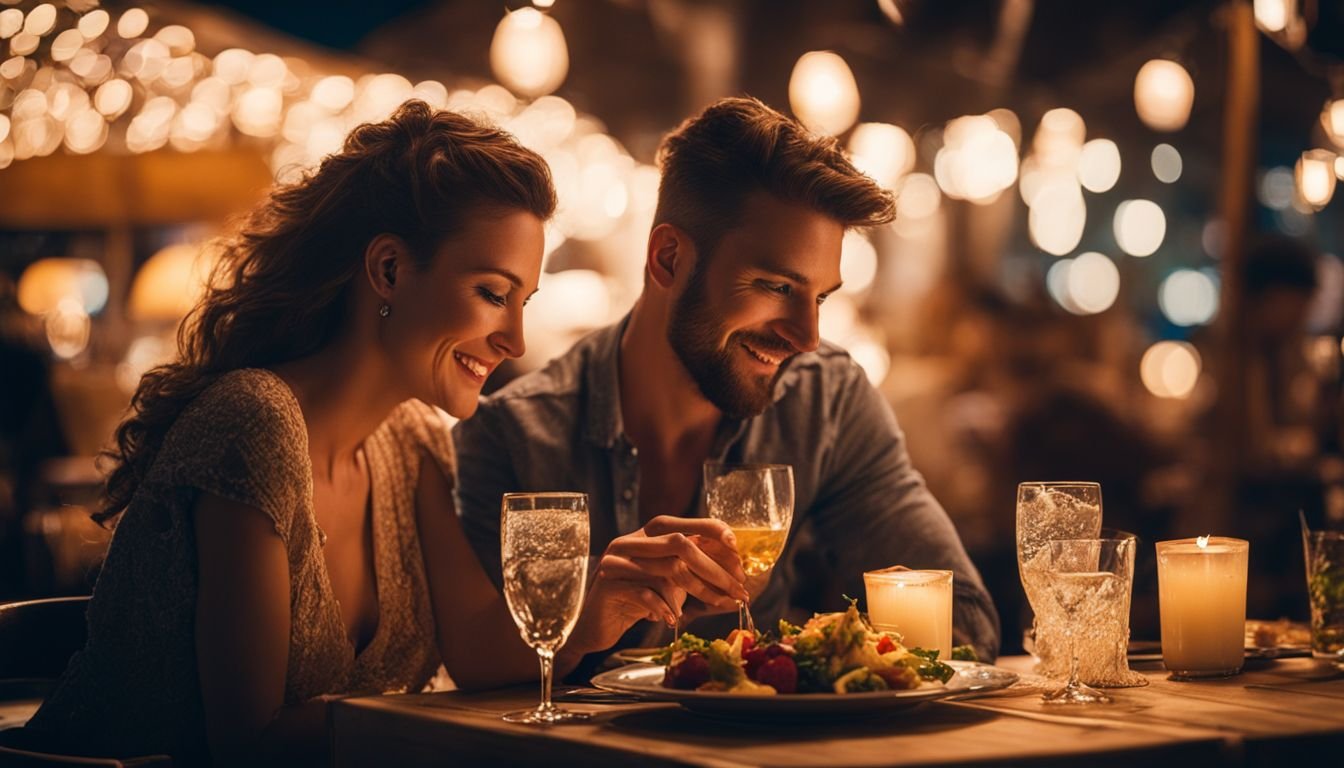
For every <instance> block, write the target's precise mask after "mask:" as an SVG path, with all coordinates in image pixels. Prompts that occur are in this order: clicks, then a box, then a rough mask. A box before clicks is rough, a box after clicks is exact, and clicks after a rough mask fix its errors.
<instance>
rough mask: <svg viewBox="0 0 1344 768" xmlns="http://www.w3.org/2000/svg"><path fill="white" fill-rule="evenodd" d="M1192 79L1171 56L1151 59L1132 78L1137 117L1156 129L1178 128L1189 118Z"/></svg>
mask: <svg viewBox="0 0 1344 768" xmlns="http://www.w3.org/2000/svg"><path fill="white" fill-rule="evenodd" d="M1194 101H1195V81H1194V80H1192V79H1190V73H1189V72H1186V71H1185V67H1182V66H1181V65H1180V64H1177V63H1176V62H1174V61H1171V60H1170V59H1153V60H1151V61H1149V62H1148V63H1146V64H1144V65H1143V66H1142V67H1140V68H1139V73H1138V75H1137V76H1136V77H1135V78H1134V106H1135V109H1137V110H1138V113H1139V119H1140V120H1142V121H1143V122H1144V124H1145V125H1147V126H1148V127H1149V128H1152V129H1153V130H1155V131H1166V132H1170V131H1179V130H1180V129H1182V128H1184V127H1185V124H1186V121H1188V120H1189V119H1190V107H1191V106H1192V105H1193V104H1194Z"/></svg>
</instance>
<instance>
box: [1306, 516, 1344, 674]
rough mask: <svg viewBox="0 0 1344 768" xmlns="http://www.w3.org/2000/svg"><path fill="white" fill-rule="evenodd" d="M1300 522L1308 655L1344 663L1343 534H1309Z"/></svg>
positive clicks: (1312, 532)
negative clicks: (1308, 621) (1307, 608)
mask: <svg viewBox="0 0 1344 768" xmlns="http://www.w3.org/2000/svg"><path fill="white" fill-rule="evenodd" d="M1301 520H1302V550H1303V555H1304V556H1305V557H1306V562H1307V597H1308V598H1309V600H1310V602H1311V655H1312V656H1314V657H1316V658H1318V659H1332V660H1334V661H1344V531H1313V530H1311V529H1309V528H1307V519H1306V517H1305V516H1301Z"/></svg>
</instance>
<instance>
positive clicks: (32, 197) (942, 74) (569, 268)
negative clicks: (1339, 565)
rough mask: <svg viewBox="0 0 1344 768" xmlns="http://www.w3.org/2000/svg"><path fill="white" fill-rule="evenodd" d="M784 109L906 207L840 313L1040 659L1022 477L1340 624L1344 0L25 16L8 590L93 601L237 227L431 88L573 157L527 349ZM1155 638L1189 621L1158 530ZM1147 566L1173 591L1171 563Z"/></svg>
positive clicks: (561, 338) (4, 411) (1015, 0)
mask: <svg viewBox="0 0 1344 768" xmlns="http://www.w3.org/2000/svg"><path fill="white" fill-rule="evenodd" d="M740 93H749V94H751V95H754V96H757V97H760V98H762V99H764V100H765V101H766V102H768V103H770V104H772V105H773V106H775V107H777V108H780V109H782V110H786V111H788V112H790V113H791V114H793V115H795V116H797V117H798V118H799V119H800V120H802V121H803V122H804V123H805V124H807V125H808V126H809V127H810V128H812V129H813V130H815V131H818V132H821V133H826V134H830V135H834V136H836V137H837V139H838V140H839V141H840V142H841V143H842V144H843V145H844V146H845V147H846V148H847V150H848V151H849V153H850V154H851V156H852V157H853V159H854V161H855V163H856V164H857V165H858V166H859V167H860V168H861V169H862V170H864V171H865V172H867V173H869V174H870V175H872V176H873V177H874V178H875V179H876V180H877V181H879V182H880V183H881V184H882V185H883V186H885V187H887V188H889V189H891V190H893V191H894V192H895V193H896V194H897V195H898V210H899V214H898V220H897V221H896V222H895V223H894V224H893V225H891V226H889V227H886V228H883V229H881V230H878V231H873V232H867V233H853V234H851V235H849V236H847V238H846V241H845V255H844V258H843V272H844V280H845V287H844V290H843V292H842V293H841V294H840V295H838V296H835V297H832V298H831V300H829V301H828V302H827V304H826V307H825V309H824V311H823V312H822V335H823V336H824V337H825V338H828V339H830V340H832V341H835V342H837V343H839V344H841V345H843V346H845V347H847V348H848V349H849V350H850V351H851V353H852V354H853V355H854V357H855V358H856V359H857V360H858V361H859V362H860V363H861V364H862V365H863V367H864V369H865V371H866V372H867V373H868V375H869V378H870V379H871V380H872V382H873V384H874V385H875V386H877V387H878V388H879V389H880V391H881V392H882V393H883V394H884V395H885V396H886V398H887V399H888V401H889V402H890V404H891V406H892V408H893V409H894V411H895V412H896V415H897V417H898V419H899V420H900V422H901V424H902V426H903V428H904V429H905V431H906V433H907V435H908V438H909V445H910V450H911V454H912V456H913V458H914V461H915V463H916V465H917V467H918V468H919V469H920V470H921V471H922V472H923V473H924V475H925V477H926V479H927V481H928V483H929V485H930V486H931V488H932V489H933V491H934V493H935V495H936V496H937V497H938V498H939V499H940V500H941V501H942V503H943V504H944V506H945V507H946V508H947V510H948V512H949V514H950V515H951V517H952V519H953V520H954V521H955V522H956V524H957V526H958V528H959V530H960V532H961V535H962V538H963V540H964V541H965V543H966V546H967V548H968V549H969V550H970V552H971V554H972V556H973V558H974V559H975V561H976V563H977V564H978V565H979V566H980V568H981V570H982V572H983V573H984V575H985V577H986V581H987V583H988V585H989V587H990V590H991V592H992V593H993V594H994V596H995V599H996V601H997V602H998V603H999V608H1000V613H1001V615H1002V618H1003V623H1004V633H1003V636H1004V638H1005V647H1004V651H1005V652H1006V653H1007V652H1014V651H1017V650H1020V647H1021V646H1020V642H1021V640H1020V638H1021V630H1022V626H1021V625H1022V621H1023V609H1024V603H1025V599H1024V597H1023V595H1022V591H1021V588H1020V586H1019V585H1018V574H1017V566H1016V560H1015V549H1014V512H1013V509H1014V497H1015V488H1016V484H1017V483H1018V482H1020V481H1024V480H1096V481H1099V482H1101V483H1102V488H1103V494H1104V505H1105V506H1104V521H1105V524H1106V525H1107V526H1109V527H1114V528H1119V529H1123V530H1128V531H1131V532H1133V533H1135V534H1137V535H1138V536H1139V537H1140V538H1141V539H1142V540H1143V541H1144V542H1145V543H1146V544H1151V542H1153V541H1156V540H1158V539H1163V538H1172V537H1177V536H1193V535H1197V534H1205V533H1215V534H1221V535H1228V536H1237V537H1241V538H1247V539H1250V540H1251V542H1252V547H1251V572H1252V575H1251V588H1250V597H1249V600H1250V605H1249V606H1248V615H1250V616H1253V617H1263V618H1271V619H1272V618H1278V617H1280V616H1288V617H1292V618H1297V619H1302V618H1305V616H1306V597H1305V592H1304V589H1303V575H1302V555H1301V551H1302V550H1301V543H1300V542H1301V540H1300V537H1299V533H1298V530H1299V529H1298V512H1299V510H1301V511H1303V512H1304V513H1305V514H1306V516H1307V518H1308V519H1309V520H1310V521H1311V522H1312V523H1313V525H1320V526H1329V525H1334V526H1340V525H1344V458H1342V457H1341V450H1342V448H1341V431H1342V430H1344V409H1342V408H1341V375H1340V374H1341V356H1342V355H1344V347H1341V315H1342V314H1344V264H1342V263H1341V261H1340V259H1339V258H1338V257H1337V256H1336V255H1335V254H1336V253H1338V251H1339V248H1340V238H1341V235H1344V231H1341V221H1340V218H1339V214H1338V211H1339V206H1340V203H1334V204H1332V203H1331V200H1332V197H1333V194H1334V191H1335V185H1336V182H1337V179H1344V157H1341V156H1340V155H1339V153H1340V152H1344V4H1342V3H1334V2H1326V1H1322V0H1256V2H1244V1H1242V0H1231V1H1227V0H1221V1H1217V2H1215V1H1214V0H1188V1H1187V0H1134V2H1129V3H1077V2H1069V1H1068V0H964V1H963V0H958V1H956V2H933V1H932V0H835V1H834V2H825V3H815V2H801V1H800V2H781V1H780V0H549V1H543V0H535V2H533V3H528V2H524V1H523V0H509V1H508V2H505V3H488V2H487V3H482V2H477V1H476V0H388V1H387V2H381V3H363V2H323V3H318V2H312V1H311V0H304V1H302V2H286V3H271V2H263V0H240V1H238V2H196V3H190V2H176V1H173V0H162V1H160V2H155V3H148V4H134V3H123V2H104V3H100V2H97V0H68V1H67V2H55V3H38V2H31V1H30V0H0V599H10V598H19V597H26V596H39V595H53V594H67V593H70V594H74V593H86V592H87V591H88V590H89V589H90V586H91V584H92V579H93V578H94V577H95V576H96V569H97V564H98V561H99V558H100V556H101V552H102V550H103V548H104V547H105V545H106V541H107V536H108V533H107V532H105V531H102V530H101V529H99V528H97V527H96V526H94V525H93V524H92V523H90V522H89V521H88V519H87V514H88V511H89V510H90V508H92V507H93V506H94V505H96V504H97V497H98V491H99V482H100V476H99V474H98V470H97V464H96V455H97V453H98V451H99V450H100V449H101V448H102V447H103V446H104V445H106V444H107V442H108V440H109V439H110V436H111V433H112V430H113V428H114V427H115V425H116V424H117V422H118V421H119V419H120V417H121V414H122V413H123V411H124V409H125V408H126V406H127V404H128V402H129V398H130V396H131V394H132V393H133V392H134V390H135V386H136V384H137V382H138V380H139V376H140V375H141V374H142V373H143V372H144V371H146V370H148V369H149V368H150V367H152V366H153V365H155V364H157V363H159V362H162V361H165V360H167V359H169V358H170V357H171V356H172V355H173V353H174V348H175V347H174V345H175V342H174V333H175V330H176V327H177V325H178V323H179V322H180V321H181V319H182V317H183V316H184V315H185V314H186V312H187V311H188V309H189V308H190V307H191V305H192V303H193V301H194V298H195V297H196V296H197V295H198V294H199V291H200V287H201V285H202V284H203V280H204V278H205V275H206V274H208V272H209V267H210V263H211V252H210V245H209V244H210V239H211V237H212V236H214V235H216V234H219V233H220V232H221V231H223V230H224V228H226V227H227V226H228V223H229V221H230V218H231V217H233V216H235V215H237V214H238V213H240V212H242V211H244V210H246V209H247V208H248V207H249V206H251V205H252V204H254V203H255V202H256V201H257V200H259V199H260V197H261V196H262V195H264V194H265V192H266V189H267V188H268V186H269V185H270V184H272V183H273V182H274V181H277V180H279V181H284V180H286V179H287V178H294V175H295V174H300V173H302V172H303V171H304V169H305V168H308V167H311V166H312V165H314V164H315V163H317V162H318V161H319V160H320V158H321V157H322V156H323V155H324V154H326V153H328V152H330V151H332V150H333V149H334V148H336V147H338V146H339V144H340V142H341V141H342V139H343V138H344V136H345V134H346V132H348V131H349V129H350V128H351V127H353V126H354V125H357V124H359V123H361V122H364V121H368V120H377V119H381V118H383V117H385V116H386V115H388V114H389V113H390V112H391V111H392V110H393V109H394V108H395V107H396V106H397V105H398V104H400V103H401V102H403V101H404V100H406V99H408V98H420V99H424V100H426V101H428V102H430V103H431V104H433V105H435V106H439V107H445V108H449V109H457V110H465V111H469V112H472V113H473V114H476V115H483V116H486V117H487V118H489V119H491V120H493V121H495V122H497V123H499V124H501V125H503V126H505V127H506V128H508V129H509V130H510V131H513V132H514V133H515V134H516V135H518V136H519V137H520V139H521V140H522V141H523V142H524V143H525V144H527V145H528V146H530V147H532V148H534V149H537V150H538V151H539V152H541V153H542V154H543V155H544V156H545V157H546V159H547V161H548V162H549V163H550V165H551V168H552V171H553V173H554V175H555V179H556V183H557V187H558V190H559V194H560V200H561V209H560V215H559V216H558V217H557V219H556V220H555V221H554V223H553V224H552V225H551V227H550V229H549V230H548V232H547V259H546V264H545V268H544V272H545V274H544V275H543V280H542V283H541V292H540V293H539V294H538V295H537V297H536V300H535V301H533V302H532V304H531V305H530V307H529V312H528V315H527V323H528V327H527V332H528V354H527V356H526V357H525V358H523V359H522V360H520V361H519V362H518V363H517V365H515V366H513V367H512V368H511V369H509V370H504V371H501V373H500V374H499V375H497V377H496V379H495V380H492V381H491V382H490V383H489V384H488V386H490V387H496V386H499V385H500V384H502V383H504V382H505V381H507V379H508V377H509V376H511V375H516V374H517V373H519V372H521V371H525V370H530V369H532V368H535V367H538V366H540V365H541V364H543V363H544V362H545V361H546V360H548V359H549V358H551V357H553V356H554V355H556V354H558V353H559V352H561V351H563V350H564V349H566V348H567V347H568V345H569V344H571V343H572V342H573V341H574V340H576V339H577V338H578V337H580V336H581V335H582V334H583V333H585V332H587V331H589V330H591V329H594V328H596V327H599V326H602V325H605V324H607V323H609V322H612V321H614V320H616V319H618V318H619V317H620V316H621V315H623V314H624V312H625V311H626V310H627V309H628V308H629V306H630V303H631V301H632V300H633V298H634V296H635V295H636V294H637V292H638V288H639V284H640V280H641V277H642V265H643V250H644V238H645V236H646V234H647V232H648V226H649V222H650V221H651V219H652V215H653V205H654V201H655V194H656V190H657V184H658V171H657V168H656V166H655V165H654V162H655V158H654V151H655V149H656V147H657V145H658V141H659V139H660V138H661V136H662V135H663V134H664V133H666V132H667V131H668V130H670V129H672V128H673V127H675V126H676V125H677V123H678V122H680V120H681V119H682V118H684V117H685V116H687V115H690V114H693V113H694V112H696V111H698V110H699V109H701V108H702V107H703V106H704V105H706V104H707V103H709V102H710V101H712V100H714V99H716V98H718V97H721V96H725V95H733V94H740ZM1138 570H1139V575H1138V580H1137V583H1136V589H1135V608H1136V611H1135V616H1134V621H1133V623H1134V635H1135V637H1136V638H1149V639H1152V638H1156V636H1157V611H1156V586H1155V570H1156V569H1155V564H1154V563H1153V556H1152V550H1151V547H1150V546H1149V547H1146V548H1143V549H1141V550H1140V556H1139V564H1138ZM1145 584H1146V585H1147V586H1145Z"/></svg>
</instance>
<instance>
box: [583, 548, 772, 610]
mask: <svg viewBox="0 0 1344 768" xmlns="http://www.w3.org/2000/svg"><path fill="white" fill-rule="evenodd" d="M607 552H608V554H613V555H619V556H621V557H625V558H628V559H632V560H642V559H650V560H652V559H660V558H668V557H672V558H676V559H678V560H680V561H681V562H682V563H684V564H685V565H686V567H687V568H689V569H690V571H691V572H693V573H694V575H695V576H697V577H698V578H699V579H701V580H702V581H704V582H705V583H707V584H709V585H710V586H712V587H713V588H714V589H717V590H718V591H720V592H722V593H723V594H724V595H726V596H728V597H731V598H733V599H735V600H746V599H749V598H748V597H747V596H746V594H747V593H746V590H745V589H744V588H743V587H742V580H741V579H737V578H735V577H734V575H733V574H732V573H730V572H729V571H728V570H726V569H724V567H723V566H722V565H720V564H719V563H718V562H716V561H715V560H714V559H713V558H711V557H710V556H709V555H706V554H705V553H704V551H702V550H701V549H700V547H698V546H697V545H696V544H695V542H693V541H691V539H690V538H688V537H687V536H686V535H685V534H681V533H669V534H665V535H663V536H657V537H650V538H644V539H628V540H626V539H618V540H617V541H613V542H612V543H611V546H610V547H608V548H607Z"/></svg>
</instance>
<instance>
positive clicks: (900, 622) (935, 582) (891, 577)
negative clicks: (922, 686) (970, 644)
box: [863, 565, 952, 660]
mask: <svg viewBox="0 0 1344 768" xmlns="http://www.w3.org/2000/svg"><path fill="white" fill-rule="evenodd" d="M863 585H864V587H865V588H866V590H867V592H868V619H869V621H871V622H872V624H873V628H874V629H878V630H882V631H886V632H895V633H897V634H899V635H900V636H901V643H902V644H903V645H904V646H905V647H906V648H923V649H925V650H930V651H934V650H936V651H938V658H940V659H943V660H946V659H948V658H950V657H951V656H952V572H951V571H912V570H909V569H906V568H903V567H901V566H899V565H898V566H896V567H894V568H884V569H882V570H880V571H868V572H866V573H864V574H863Z"/></svg>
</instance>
